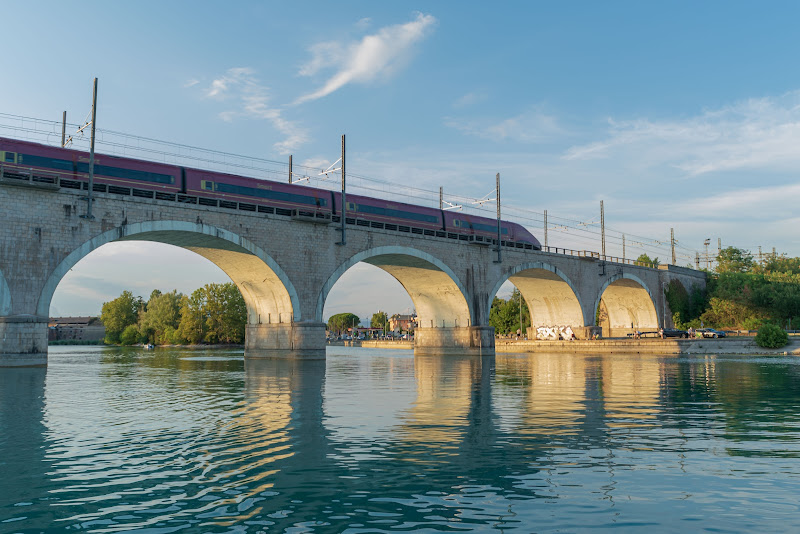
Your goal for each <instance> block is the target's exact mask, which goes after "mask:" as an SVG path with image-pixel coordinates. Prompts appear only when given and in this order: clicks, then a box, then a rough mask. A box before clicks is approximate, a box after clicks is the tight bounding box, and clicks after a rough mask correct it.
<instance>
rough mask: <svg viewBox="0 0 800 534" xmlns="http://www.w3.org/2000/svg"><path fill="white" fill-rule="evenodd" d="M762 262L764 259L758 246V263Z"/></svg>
mask: <svg viewBox="0 0 800 534" xmlns="http://www.w3.org/2000/svg"><path fill="white" fill-rule="evenodd" d="M763 261H764V258H763V257H762V256H761V245H758V263H761V262H763Z"/></svg>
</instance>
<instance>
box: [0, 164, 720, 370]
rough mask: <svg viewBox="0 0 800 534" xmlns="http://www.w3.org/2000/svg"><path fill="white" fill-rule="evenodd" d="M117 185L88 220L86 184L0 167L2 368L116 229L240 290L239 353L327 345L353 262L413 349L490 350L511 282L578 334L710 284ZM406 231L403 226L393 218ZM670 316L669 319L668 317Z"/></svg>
mask: <svg viewBox="0 0 800 534" xmlns="http://www.w3.org/2000/svg"><path fill="white" fill-rule="evenodd" d="M131 193H132V192H131V190H130V189H127V190H126V189H124V188H117V190H116V191H115V192H114V193H110V192H102V191H100V192H96V193H95V203H94V208H93V211H94V214H95V218H94V219H93V220H88V219H84V218H81V217H80V215H81V214H83V213H84V212H85V208H86V201H85V193H84V192H81V191H76V190H72V189H66V188H60V187H59V185H58V184H41V183H36V182H30V181H25V180H19V179H9V178H3V177H1V176H0V366H11V365H43V364H45V363H46V361H47V322H48V315H49V308H50V301H51V299H52V296H53V293H54V292H55V290H56V287H57V286H58V283H59V281H60V280H61V278H62V277H63V276H64V275H65V274H66V273H67V272H68V271H69V270H70V268H72V267H73V266H74V265H75V264H76V263H77V262H78V261H80V260H81V259H82V258H83V257H85V256H86V255H87V254H89V253H91V252H92V251H93V250H95V249H97V248H99V247H101V246H102V245H104V244H106V243H109V242H112V241H126V240H143V241H156V242H160V243H168V244H171V245H174V246H178V247H183V248H185V249H188V250H191V251H193V252H196V253H197V254H200V255H201V256H203V257H205V258H207V259H209V260H210V261H212V262H214V263H215V264H216V265H218V266H219V267H220V268H221V269H222V270H223V271H225V272H226V273H227V274H228V275H229V276H230V278H231V280H233V281H234V282H235V283H236V285H237V286H238V287H239V289H240V290H241V292H242V295H243V296H244V299H245V302H246V304H247V312H248V324H247V331H246V344H245V356H246V357H259V356H267V357H273V356H278V357H280V356H285V357H324V353H325V324H324V322H323V316H322V314H323V308H324V305H325V299H326V298H327V295H328V292H329V291H330V290H331V288H332V287H333V285H334V284H335V283H336V281H337V280H338V279H339V277H341V275H342V274H344V273H345V272H346V271H347V270H348V269H349V268H350V267H352V266H353V265H355V264H356V263H358V262H362V261H363V262H366V263H369V264H372V265H375V266H377V267H379V268H381V269H383V270H384V271H386V272H388V273H389V274H391V275H392V276H394V277H395V278H396V279H397V280H398V281H399V282H400V283H401V284H402V285H403V287H404V288H405V289H406V290H407V291H408V293H409V295H410V296H411V299H412V300H413V302H414V305H415V307H416V310H417V317H418V324H419V327H418V328H417V330H416V335H415V338H416V339H415V350H417V351H423V352H424V351H429V352H433V353H446V352H459V353H468V352H479V353H492V352H493V351H494V331H493V329H492V328H491V327H489V326H488V319H489V309H490V307H491V302H492V299H493V297H494V296H495V294H496V293H497V291H498V289H499V288H500V286H501V285H502V284H503V283H505V282H506V281H507V280H510V281H511V282H512V283H513V284H515V285H516V286H517V287H518V288H519V289H520V291H521V292H522V295H523V297H524V298H525V299H526V301H527V303H528V305H529V308H530V310H531V314H532V323H533V325H534V326H556V325H561V326H565V325H569V326H571V327H572V328H573V330H574V331H575V332H576V334H577V335H578V337H582V336H585V335H587V334H588V333H589V332H591V331H593V329H592V327H595V326H596V325H595V318H596V316H597V310H598V306H599V305H600V304H601V302H602V304H603V306H604V309H605V310H606V312H607V315H608V321H609V323H608V327H610V329H609V330H608V331H606V332H604V334H605V335H607V336H608V335H614V334H619V333H622V332H626V333H627V332H629V331H630V329H631V327H632V325H633V326H635V327H637V328H639V329H653V328H658V325H662V324H669V323H670V320H669V318H670V317H671V313H670V311H669V309H668V307H667V305H666V303H665V299H664V292H663V287H664V286H665V284H668V283H670V282H671V281H672V280H678V281H680V282H681V283H682V284H683V286H684V287H685V288H686V289H687V290H688V289H691V287H692V286H695V285H697V286H701V287H704V286H705V275H704V274H703V273H701V272H698V271H694V270H691V269H685V268H678V267H674V266H668V267H667V266H662V268H661V269H652V268H647V267H641V266H635V265H629V264H624V263H615V262H613V261H601V259H600V258H598V257H576V256H573V255H567V254H558V253H550V252H539V251H533V250H524V249H516V248H508V247H504V250H503V254H502V262H501V263H495V262H494V260H495V259H496V252H494V251H493V250H492V248H491V247H488V246H482V245H475V244H470V243H467V242H464V241H460V240H458V239H452V238H448V237H437V236H431V235H425V234H424V233H423V232H422V231H421V230H420V231H419V232H416V231H415V230H416V229H414V228H404V227H399V228H398V229H397V230H394V229H391V230H390V229H386V228H375V227H374V225H372V226H367V225H362V224H361V223H362V222H364V221H358V220H356V221H353V222H354V224H348V228H347V244H346V245H344V246H342V245H337V242H338V241H339V240H340V233H339V230H338V225H337V224H324V223H326V222H328V221H321V222H322V224H320V221H314V220H307V219H298V218H293V217H292V216H291V215H278V214H275V213H262V212H260V211H258V210H254V207H253V206H252V205H246V204H237V203H235V202H229V203H226V206H225V207H220V206H201V205H198V204H197V203H196V200H197V199H192V197H181V196H180V195H178V196H172V197H169V198H147V197H146V196H143V195H135V190H134V191H133V193H134V194H131ZM403 229H405V230H407V231H405V232H404V231H400V230H403ZM665 321H666V323H665Z"/></svg>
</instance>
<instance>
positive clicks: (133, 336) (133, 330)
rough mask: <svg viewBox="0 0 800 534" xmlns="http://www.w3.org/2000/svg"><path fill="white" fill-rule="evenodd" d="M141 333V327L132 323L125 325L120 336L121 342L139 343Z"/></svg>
mask: <svg viewBox="0 0 800 534" xmlns="http://www.w3.org/2000/svg"><path fill="white" fill-rule="evenodd" d="M139 339H140V335H139V329H138V328H137V327H136V325H135V324H130V325H128V326H126V327H125V330H123V331H122V334H120V336H119V342H120V344H122V345H135V344H137V343H139Z"/></svg>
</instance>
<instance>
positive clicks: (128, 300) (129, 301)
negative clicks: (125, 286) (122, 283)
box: [100, 290, 140, 344]
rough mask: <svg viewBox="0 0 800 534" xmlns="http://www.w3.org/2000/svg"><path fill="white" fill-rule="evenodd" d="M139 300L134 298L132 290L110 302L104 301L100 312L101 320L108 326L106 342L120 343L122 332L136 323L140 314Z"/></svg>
mask: <svg viewBox="0 0 800 534" xmlns="http://www.w3.org/2000/svg"><path fill="white" fill-rule="evenodd" d="M139 302H140V301H139V300H137V299H136V298H134V296H133V293H131V292H130V291H127V290H126V291H123V292H122V294H121V295H120V296H119V297H117V298H115V299H114V300H112V301H110V302H104V303H103V307H102V311H101V313H100V320H101V321H103V325H104V326H105V327H106V338H105V342H106V343H109V344H114V343H119V341H120V339H119V337H120V334H122V332H123V331H124V330H125V328H126V327H128V326H130V325H133V324H136V321H137V319H138V314H139V306H140V304H139Z"/></svg>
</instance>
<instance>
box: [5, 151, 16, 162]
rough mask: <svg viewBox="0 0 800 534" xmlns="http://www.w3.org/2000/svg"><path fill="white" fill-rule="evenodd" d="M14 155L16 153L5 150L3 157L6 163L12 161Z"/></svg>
mask: <svg viewBox="0 0 800 534" xmlns="http://www.w3.org/2000/svg"><path fill="white" fill-rule="evenodd" d="M15 155H16V154H14V153H13V152H6V157H5V161H6V163H14V159H15V158H14V156H15Z"/></svg>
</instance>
